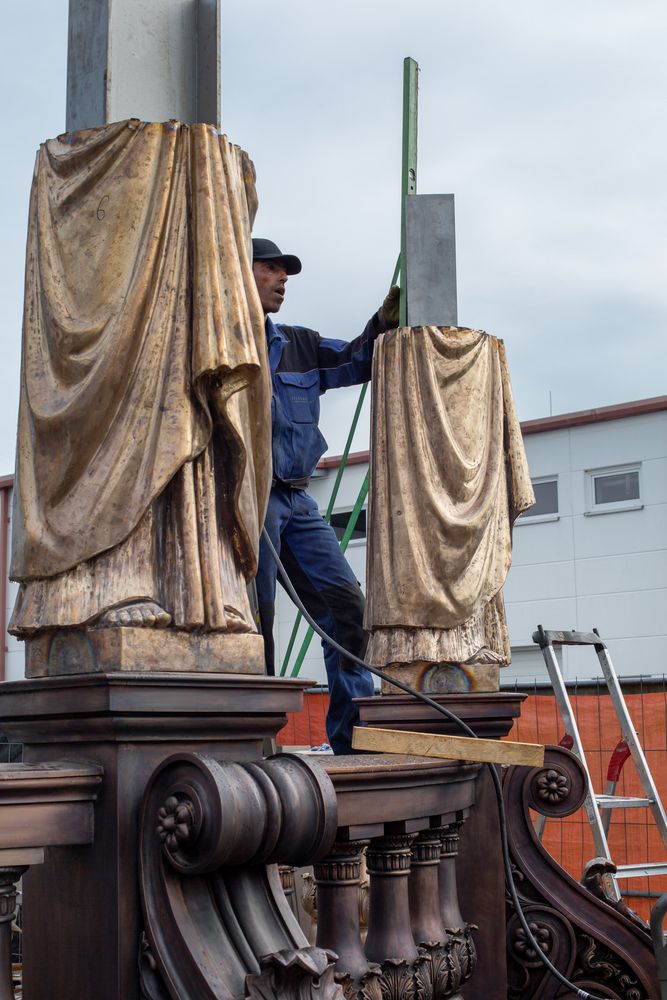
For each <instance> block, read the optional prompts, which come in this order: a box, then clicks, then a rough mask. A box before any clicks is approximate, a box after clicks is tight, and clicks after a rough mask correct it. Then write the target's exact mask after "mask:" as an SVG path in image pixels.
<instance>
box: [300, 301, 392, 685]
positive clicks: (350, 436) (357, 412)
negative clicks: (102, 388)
mask: <svg viewBox="0 0 667 1000" xmlns="http://www.w3.org/2000/svg"><path fill="white" fill-rule="evenodd" d="M392 284H393V282H392ZM367 389H368V382H365V383H364V384H363V385H362V387H361V392H360V393H359V398H358V400H357V406H356V409H355V411H354V416H353V417H352V426H351V427H350V432H349V434H348V435H347V441H346V442H345V448H344V449H343V454H342V456H341V460H340V465H339V466H338V473H337V475H336V479H335V481H334V484H333V488H332V490H331V496H330V497H329V503H328V504H327V509H326V513H325V515H324V520H325V521H326V522H327V524H328V523H329V522H330V521H331V513H332V511H333V509H334V504H335V503H336V497H337V496H338V491H339V489H340V484H341V480H342V478H343V472H344V471H345V466H346V465H347V456H348V455H349V453H350V448H351V447H352V440H353V438H354V435H355V432H356V429H357V424H358V423H359V417H360V416H361V408H362V406H363V405H364V399H365V398H366V390H367ZM301 617H302V615H301V612H300V611H299V612H297V616H296V618H295V619H294V625H293V626H292V634H291V635H290V638H289V642H288V644H287V649H286V650H285V655H284V657H283V662H282V665H281V667H280V676H281V677H284V676H285V674H286V673H287V667H288V664H289V661H290V656H291V655H292V650H293V649H294V643H295V642H296V637H297V633H298V631H299V626H300V624H301Z"/></svg>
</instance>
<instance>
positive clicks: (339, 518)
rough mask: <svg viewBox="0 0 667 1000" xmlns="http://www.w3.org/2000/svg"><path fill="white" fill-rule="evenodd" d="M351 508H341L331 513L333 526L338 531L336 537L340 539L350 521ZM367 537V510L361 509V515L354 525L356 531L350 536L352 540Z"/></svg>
mask: <svg viewBox="0 0 667 1000" xmlns="http://www.w3.org/2000/svg"><path fill="white" fill-rule="evenodd" d="M351 513H352V511H351V510H340V511H337V512H336V513H335V514H332V515H331V527H332V528H333V530H334V531H335V532H336V538H337V539H338V541H340V540H341V539H342V537H343V535H344V534H345V529H346V528H347V525H348V521H349V520H350V514H351ZM365 538H366V511H365V510H360V511H359V517H358V518H357V523H356V524H355V526H354V531H353V532H352V536H351V538H350V542H354V541H360V540H363V539H365Z"/></svg>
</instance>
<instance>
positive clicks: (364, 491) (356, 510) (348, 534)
mask: <svg viewBox="0 0 667 1000" xmlns="http://www.w3.org/2000/svg"><path fill="white" fill-rule="evenodd" d="M367 496H368V473H366V475H365V477H364V481H363V483H362V484H361V489H360V490H359V496H358V497H357V502H356V503H355V505H354V507H353V509H352V513H351V514H350V519H349V521H348V522H347V527H346V529H345V534H344V535H343V537H342V538H341V541H340V550H341V552H345V549H346V548H347V546H348V543H349V541H350V539H351V538H352V533H353V531H354V529H355V528H356V526H357V521H358V520H359V514H360V513H361V509H362V507H363V506H364V503H365V502H366V497H367ZM313 635H314V632H313V630H312V628H310V627H309V628H308V631H307V632H306V634H305V635H304V637H303V642H302V643H301V649H300V650H299V655H298V656H297V658H296V660H295V662H294V666H293V667H292V673H291V674H290V677H298V675H299V671H300V670H301V664H302V663H303V661H304V659H305V656H306V653H307V652H308V647H309V646H310V642H311V639H312V638H313Z"/></svg>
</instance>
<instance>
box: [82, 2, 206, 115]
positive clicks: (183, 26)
mask: <svg viewBox="0 0 667 1000" xmlns="http://www.w3.org/2000/svg"><path fill="white" fill-rule="evenodd" d="M220 3H221V0H70V4H69V37H68V51H67V112H66V129H67V131H74V130H76V129H82V128H94V127H96V126H98V125H104V124H107V123H108V122H113V121H121V120H123V119H125V118H140V119H141V120H143V121H168V120H169V119H170V118H175V119H177V120H178V121H182V122H190V123H193V122H210V123H211V124H212V125H215V126H216V127H217V128H219V127H220Z"/></svg>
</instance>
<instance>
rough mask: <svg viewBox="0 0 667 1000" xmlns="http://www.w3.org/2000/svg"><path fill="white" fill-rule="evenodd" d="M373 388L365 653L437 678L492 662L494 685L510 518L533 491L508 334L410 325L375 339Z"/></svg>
mask: <svg viewBox="0 0 667 1000" xmlns="http://www.w3.org/2000/svg"><path fill="white" fill-rule="evenodd" d="M372 388H373V393H372V412H373V417H372V422H371V423H372V437H371V482H370V494H369V495H370V503H369V532H368V549H367V568H366V579H367V582H368V594H367V602H366V617H365V620H364V625H365V627H366V628H367V629H368V630H369V631H370V633H371V638H370V642H369V646H368V651H367V657H368V659H369V660H370V662H371V663H374V664H376V665H377V666H380V667H383V668H385V669H389V672H396V673H397V676H400V677H401V678H402V679H403V680H408V681H410V682H411V683H413V684H416V685H418V686H419V687H422V688H425V689H429V690H439V689H441V690H452V689H456V688H457V687H458V685H461V686H463V687H466V688H467V687H470V686H472V687H473V688H474V687H475V685H476V684H479V678H480V676H483V675H484V674H486V675H487V679H486V681H485V686H486V685H488V684H489V679H490V687H491V689H493V687H494V685H496V684H497V677H498V670H497V668H498V666H500V665H504V664H507V663H508V662H509V660H510V658H511V651H510V643H509V635H508V631H507V622H506V619H505V609H504V603H503V598H502V586H503V583H504V582H505V577H506V576H507V571H508V570H509V567H510V563H511V558H512V525H513V523H514V521H515V519H516V518H517V516H518V515H519V514H520V513H521V512H522V511H524V510H526V509H527V508H528V507H530V506H531V505H532V504H533V503H534V502H535V497H534V494H533V488H532V484H531V480H530V473H529V471H528V464H527V461H526V454H525V451H524V447H523V439H522V436H521V428H520V426H519V421H518V419H517V416H516V411H515V409H514V401H513V399H512V389H511V386H510V380H509V372H508V368H507V361H506V358H505V350H504V346H503V343H502V341H501V340H497V339H496V338H495V337H491V336H488V335H487V334H486V333H484V332H483V331H482V330H469V329H466V328H462V327H437V326H425V327H400V328H399V329H398V330H392V331H390V332H389V333H385V334H384V335H383V336H382V337H380V339H379V340H378V342H377V344H376V346H375V353H374V356H373V387H372ZM452 667H454V668H457V667H458V668H462V669H459V671H458V672H457V671H456V670H454V671H453V670H452V669H451V668H452ZM470 667H473V668H477V669H476V670H475V669H473V670H470V669H467V668H470ZM485 668H489V669H486V670H485ZM478 689H479V688H478ZM386 690H387V691H389V690H391V688H390V687H387V688H386Z"/></svg>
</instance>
